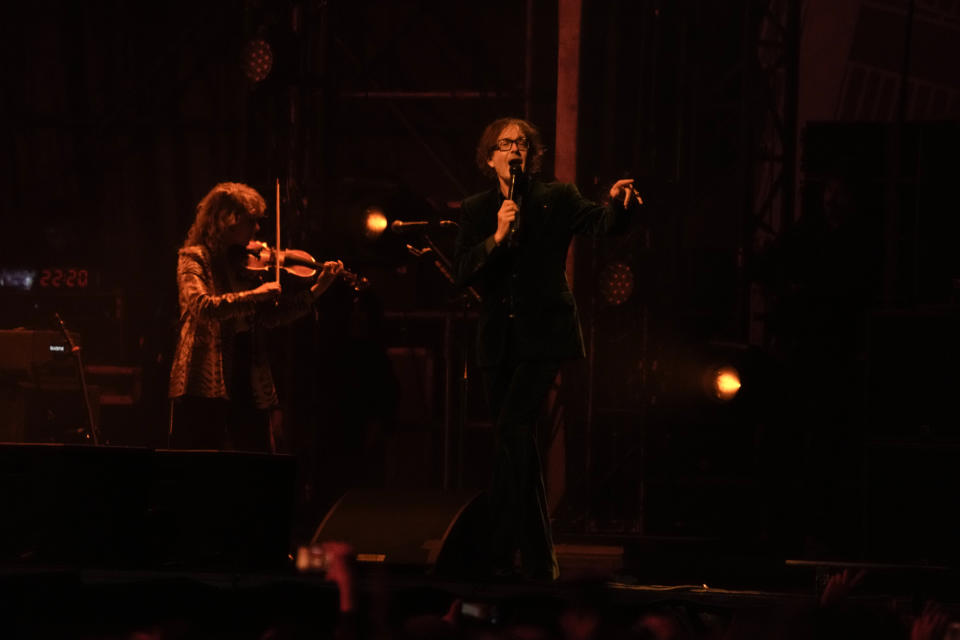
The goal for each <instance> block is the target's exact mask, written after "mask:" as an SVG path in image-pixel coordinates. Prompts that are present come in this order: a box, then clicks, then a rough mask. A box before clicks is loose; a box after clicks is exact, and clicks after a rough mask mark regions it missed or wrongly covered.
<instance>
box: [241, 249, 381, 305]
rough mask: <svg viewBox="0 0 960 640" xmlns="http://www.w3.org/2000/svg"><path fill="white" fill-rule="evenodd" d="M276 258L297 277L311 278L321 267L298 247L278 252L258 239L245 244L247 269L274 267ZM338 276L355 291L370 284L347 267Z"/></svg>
mask: <svg viewBox="0 0 960 640" xmlns="http://www.w3.org/2000/svg"><path fill="white" fill-rule="evenodd" d="M278 259H279V267H280V269H282V270H283V271H286V272H287V273H289V274H290V275H292V276H296V277H298V278H313V277H314V276H316V275H317V271H319V270H321V269H323V264H322V263H320V262H317V261H316V260H315V259H314V257H313V256H312V255H310V254H309V253H307V252H306V251H302V250H300V249H281V250H280V251H279V252H278V251H277V250H275V249H273V248H271V247H270V246H269V245H268V244H267V243H266V242H260V241H258V240H251V241H250V242H249V243H248V244H247V246H246V268H247V270H248V271H270V270H272V269H276V268H277V261H278ZM340 277H341V278H342V279H343V281H344V282H345V283H347V284H348V285H350V286H351V287H353V290H354V291H357V292H359V291H362V290H364V289H366V288H367V287H369V286H370V281H369V280H367V279H366V278H365V277H363V276H360V275H357V274H356V273H353V272H352V271H350V270H348V269H344V270H343V271H341V272H340Z"/></svg>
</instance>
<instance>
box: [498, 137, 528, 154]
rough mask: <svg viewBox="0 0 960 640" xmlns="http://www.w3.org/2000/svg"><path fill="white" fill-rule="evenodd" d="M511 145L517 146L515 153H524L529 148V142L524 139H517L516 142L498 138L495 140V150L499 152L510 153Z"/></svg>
mask: <svg viewBox="0 0 960 640" xmlns="http://www.w3.org/2000/svg"><path fill="white" fill-rule="evenodd" d="M513 145H517V151H526V150H527V149H529V148H530V141H529V140H527V139H526V138H517V139H516V140H511V139H510V138H500V139H499V140H497V149H500V151H504V152H506V151H510V149H511V148H513Z"/></svg>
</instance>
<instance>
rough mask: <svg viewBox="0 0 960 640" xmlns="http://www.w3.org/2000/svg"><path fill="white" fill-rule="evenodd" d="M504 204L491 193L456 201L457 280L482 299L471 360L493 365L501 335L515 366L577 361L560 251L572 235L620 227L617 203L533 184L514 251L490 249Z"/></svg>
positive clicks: (501, 347) (579, 343)
mask: <svg viewBox="0 0 960 640" xmlns="http://www.w3.org/2000/svg"><path fill="white" fill-rule="evenodd" d="M502 202H503V197H502V196H501V195H500V192H499V190H497V189H491V190H490V191H485V192H483V193H478V194H476V195H474V196H471V197H469V198H467V199H465V200H464V201H463V204H462V205H461V216H460V233H459V235H458V236H457V246H456V249H455V253H454V263H455V267H456V272H457V274H456V275H457V280H458V282H459V284H460V285H461V286H466V285H472V286H474V287H476V288H477V289H478V290H479V292H480V294H481V295H482V296H483V309H482V312H481V314H480V321H479V325H478V329H477V351H478V362H479V364H480V366H482V367H490V366H495V365H497V364H499V363H500V362H501V361H502V360H503V358H504V355H505V349H506V347H505V345H506V340H507V335H508V333H509V332H510V331H513V332H514V335H515V338H516V340H515V347H514V348H515V349H516V353H515V354H513V355H514V356H515V357H516V358H517V359H519V360H566V359H571V358H580V357H583V355H584V351H583V337H582V335H581V332H580V323H579V321H578V319H577V309H576V303H575V302H574V299H573V294H572V293H571V292H570V286H569V284H568V283H567V278H566V259H567V247H568V246H569V244H570V240H571V239H572V237H573V234H575V233H577V234H588V235H601V234H608V233H615V232H617V231H620V230H622V229H623V228H625V226H626V224H625V223H626V221H627V220H626V219H627V216H626V215H625V213H626V212H625V210H624V209H623V207H622V205H621V204H620V203H611V204H610V205H608V206H607V207H602V206H600V205H597V204H596V203H594V202H591V201H589V200H586V199H584V198H583V197H582V196H581V195H580V192H579V191H578V190H577V188H576V187H575V186H573V185H572V184H564V183H557V182H553V183H549V184H546V183H542V182H537V181H532V182H531V183H530V185H529V186H528V188H527V189H526V190H525V192H524V194H523V198H522V202H521V206H520V213H519V215H518V219H519V220H520V222H519V232H518V234H517V236H518V237H517V244H516V246H515V247H509V246H506V245H507V243H506V242H504V243H501V244H500V245H497V244H496V243H495V242H494V240H493V234H494V231H496V228H497V211H499V209H500V205H501V203H502Z"/></svg>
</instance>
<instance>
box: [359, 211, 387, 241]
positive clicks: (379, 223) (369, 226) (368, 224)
mask: <svg viewBox="0 0 960 640" xmlns="http://www.w3.org/2000/svg"><path fill="white" fill-rule="evenodd" d="M386 228H387V216H386V215H384V213H383V211H382V210H380V208H379V207H367V209H366V211H365V212H364V234H365V235H366V236H367V237H368V238H377V237H379V236H380V234H381V233H383V232H384V231H385V230H386Z"/></svg>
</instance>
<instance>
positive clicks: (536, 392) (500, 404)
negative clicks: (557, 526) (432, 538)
mask: <svg viewBox="0 0 960 640" xmlns="http://www.w3.org/2000/svg"><path fill="white" fill-rule="evenodd" d="M559 370H560V364H559V362H556V361H546V362H513V361H510V360H509V359H508V360H506V361H505V362H504V363H503V364H501V365H500V366H497V367H490V368H485V369H484V382H485V385H486V390H487V400H488V402H489V404H490V410H491V413H492V415H493V419H494V421H495V426H496V438H497V442H496V453H495V456H494V467H493V477H492V479H491V485H490V505H491V524H492V531H491V538H490V545H491V548H490V552H491V556H492V557H491V560H492V564H493V568H494V570H497V571H503V570H509V569H510V568H511V567H512V566H513V561H514V555H515V554H516V552H517V551H518V550H519V551H520V557H521V563H522V567H523V572H524V573H527V574H530V575H532V576H534V577H556V575H557V561H556V555H555V554H554V551H553V540H552V536H551V534H550V517H549V513H548V512H547V496H546V491H545V490H544V486H543V476H542V472H541V465H540V454H539V452H538V450H537V440H536V423H537V417H538V416H539V415H540V411H541V409H542V407H543V403H544V400H545V399H546V397H547V393H548V392H549V391H550V387H551V385H553V382H554V380H555V379H556V377H557V372H558V371H559Z"/></svg>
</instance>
